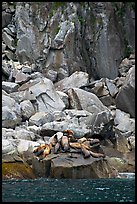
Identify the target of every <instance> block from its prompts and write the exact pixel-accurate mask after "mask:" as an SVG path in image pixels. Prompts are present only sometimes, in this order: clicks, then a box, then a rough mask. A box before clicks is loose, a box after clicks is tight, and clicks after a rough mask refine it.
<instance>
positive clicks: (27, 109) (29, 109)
mask: <svg viewBox="0 0 137 204" xmlns="http://www.w3.org/2000/svg"><path fill="white" fill-rule="evenodd" d="M20 107H21V113H22V117H23V118H24V119H29V118H30V117H31V116H32V115H33V114H35V109H34V107H33V105H32V103H31V102H30V101H29V100H24V101H22V102H21V103H20Z"/></svg>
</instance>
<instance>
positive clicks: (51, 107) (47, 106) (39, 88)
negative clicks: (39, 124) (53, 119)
mask: <svg viewBox="0 0 137 204" xmlns="http://www.w3.org/2000/svg"><path fill="white" fill-rule="evenodd" d="M29 91H30V92H32V93H33V94H34V96H35V97H36V98H37V103H38V111H39V112H43V111H44V112H49V113H52V112H53V111H55V110H63V109H64V108H65V104H64V103H63V101H62V100H61V99H60V97H59V95H58V94H57V93H56V91H55V88H54V85H53V83H52V81H51V80H49V79H47V78H44V79H42V80H41V81H40V82H39V83H37V84H35V85H34V86H31V87H30V88H29Z"/></svg>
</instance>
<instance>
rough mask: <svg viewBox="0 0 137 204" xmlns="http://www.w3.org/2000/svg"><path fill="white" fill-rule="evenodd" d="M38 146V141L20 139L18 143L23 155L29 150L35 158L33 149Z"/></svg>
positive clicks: (20, 152)
mask: <svg viewBox="0 0 137 204" xmlns="http://www.w3.org/2000/svg"><path fill="white" fill-rule="evenodd" d="M36 146H39V143H38V142H34V141H29V140H24V139H19V140H18V145H17V151H18V153H19V154H20V155H23V153H24V152H29V153H30V155H31V156H32V158H33V150H34V148H35V147H36Z"/></svg>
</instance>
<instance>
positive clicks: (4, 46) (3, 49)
mask: <svg viewBox="0 0 137 204" xmlns="http://www.w3.org/2000/svg"><path fill="white" fill-rule="evenodd" d="M5 49H6V45H5V43H3V42H2V53H4V51H5Z"/></svg>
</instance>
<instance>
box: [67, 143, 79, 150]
mask: <svg viewBox="0 0 137 204" xmlns="http://www.w3.org/2000/svg"><path fill="white" fill-rule="evenodd" d="M69 145H70V147H72V148H75V149H80V148H81V144H80V143H78V142H70V143H69Z"/></svg>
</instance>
